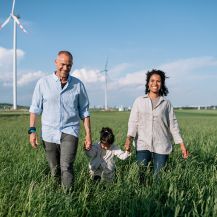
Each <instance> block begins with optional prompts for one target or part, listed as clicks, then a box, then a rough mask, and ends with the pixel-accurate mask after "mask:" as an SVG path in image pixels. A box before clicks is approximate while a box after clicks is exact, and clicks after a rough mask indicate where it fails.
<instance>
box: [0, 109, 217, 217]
mask: <svg viewBox="0 0 217 217" xmlns="http://www.w3.org/2000/svg"><path fill="white" fill-rule="evenodd" d="M128 117H129V113H128V112H92V116H91V120H92V136H93V140H94V141H96V140H97V139H98V137H99V131H100V129H101V127H102V126H109V127H111V128H113V130H114V132H115V135H116V142H117V144H118V145H120V146H121V147H123V144H124V141H125V136H126V132H127V121H128ZM177 118H178V120H179V124H180V128H181V132H182V135H183V138H184V140H185V142H186V145H187V147H188V149H189V151H190V153H191V155H190V157H189V159H187V160H186V161H185V160H183V159H182V158H181V152H180V149H179V145H176V146H174V151H173V153H172V154H171V155H170V158H169V162H168V165H167V168H166V170H165V171H164V172H163V173H162V174H161V179H160V180H153V177H152V169H151V168H150V169H149V170H148V171H147V172H146V180H145V182H144V183H140V182H139V176H138V167H137V165H136V163H135V152H134V151H133V155H132V156H131V157H130V158H129V159H127V160H125V161H120V160H117V180H116V181H115V183H114V184H110V185H104V184H95V183H92V182H91V180H90V179H89V176H88V167H87V164H88V159H87V158H86V156H85V155H84V152H83V149H82V143H83V138H84V132H83V128H82V131H81V135H80V143H79V145H80V146H79V150H78V153H77V158H76V163H75V173H76V179H75V185H74V191H71V192H67V193H65V192H64V191H63V189H62V188H61V187H60V186H58V184H57V183H56V182H55V181H54V180H53V179H52V178H51V177H50V175H49V169H48V166H47V162H46V159H45V154H44V150H43V147H42V146H40V147H39V148H38V149H37V150H33V149H32V148H31V147H30V144H29V143H28V135H27V129H28V126H29V120H28V114H22V113H3V112H1V113H0V216H12V217H15V216H43V217H44V216H52V217H55V216H64V217H67V216H70V217H71V216H79V217H81V216H96V217H97V216H105V217H106V216H112V217H114V216H138V217H141V216H181V217H182V216H207V217H216V216H217V112H216V111H184V110H179V111H177ZM39 126H40V125H39ZM39 126H38V128H39Z"/></svg>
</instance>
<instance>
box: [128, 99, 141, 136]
mask: <svg viewBox="0 0 217 217" xmlns="http://www.w3.org/2000/svg"><path fill="white" fill-rule="evenodd" d="M138 118H139V115H138V100H135V102H134V103H133V107H132V109H131V112H130V117H129V121H128V132H127V135H128V136H131V137H136V134H137V128H138Z"/></svg>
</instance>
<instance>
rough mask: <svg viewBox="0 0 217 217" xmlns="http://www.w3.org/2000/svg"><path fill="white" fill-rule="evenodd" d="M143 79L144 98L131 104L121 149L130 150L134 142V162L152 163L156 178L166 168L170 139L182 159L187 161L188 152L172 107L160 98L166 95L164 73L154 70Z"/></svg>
mask: <svg viewBox="0 0 217 217" xmlns="http://www.w3.org/2000/svg"><path fill="white" fill-rule="evenodd" d="M146 75H147V78H146V91H145V93H146V95H145V96H140V97H138V98H137V99H136V100H135V102H134V104H133V107H132V110H131V113H130V117H129V122H128V133H127V138H126V142H125V148H126V150H130V147H131V144H132V141H133V139H135V140H136V159H137V162H138V163H139V164H141V163H142V165H144V166H147V165H148V163H149V162H150V161H151V160H152V159H153V163H154V174H157V173H158V172H159V171H160V169H162V168H163V167H164V166H165V165H166V162H167V160H168V156H169V154H170V153H171V151H172V144H173V141H172V139H173V140H174V142H175V143H176V144H180V148H181V151H182V156H183V158H185V159H186V158H187V157H188V151H187V149H186V147H185V144H184V143H183V139H182V137H181V135H180V131H179V126H178V122H177V120H176V116H175V113H174V111H173V107H172V105H171V103H170V102H169V101H168V100H167V99H166V98H165V97H164V96H166V95H167V94H168V92H169V91H168V89H167V87H166V85H165V79H166V78H167V77H166V75H165V73H164V72H163V71H160V70H155V69H154V70H152V71H149V72H147V74H146Z"/></svg>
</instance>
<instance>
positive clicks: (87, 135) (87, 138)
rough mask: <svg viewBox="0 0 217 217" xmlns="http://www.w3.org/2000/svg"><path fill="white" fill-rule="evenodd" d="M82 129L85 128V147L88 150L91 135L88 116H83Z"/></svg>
mask: <svg viewBox="0 0 217 217" xmlns="http://www.w3.org/2000/svg"><path fill="white" fill-rule="evenodd" d="M83 123H84V129H85V141H84V144H85V149H86V150H90V149H91V146H92V137H91V125H90V117H85V118H84V119H83Z"/></svg>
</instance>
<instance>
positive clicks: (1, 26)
mask: <svg viewBox="0 0 217 217" xmlns="http://www.w3.org/2000/svg"><path fill="white" fill-rule="evenodd" d="M10 19H11V16H9V17H8V18H7V19H6V20H5V22H4V23H3V24H2V25H0V30H1V29H2V28H4V26H5V25H7V24H8V22H9V21H10Z"/></svg>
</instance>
